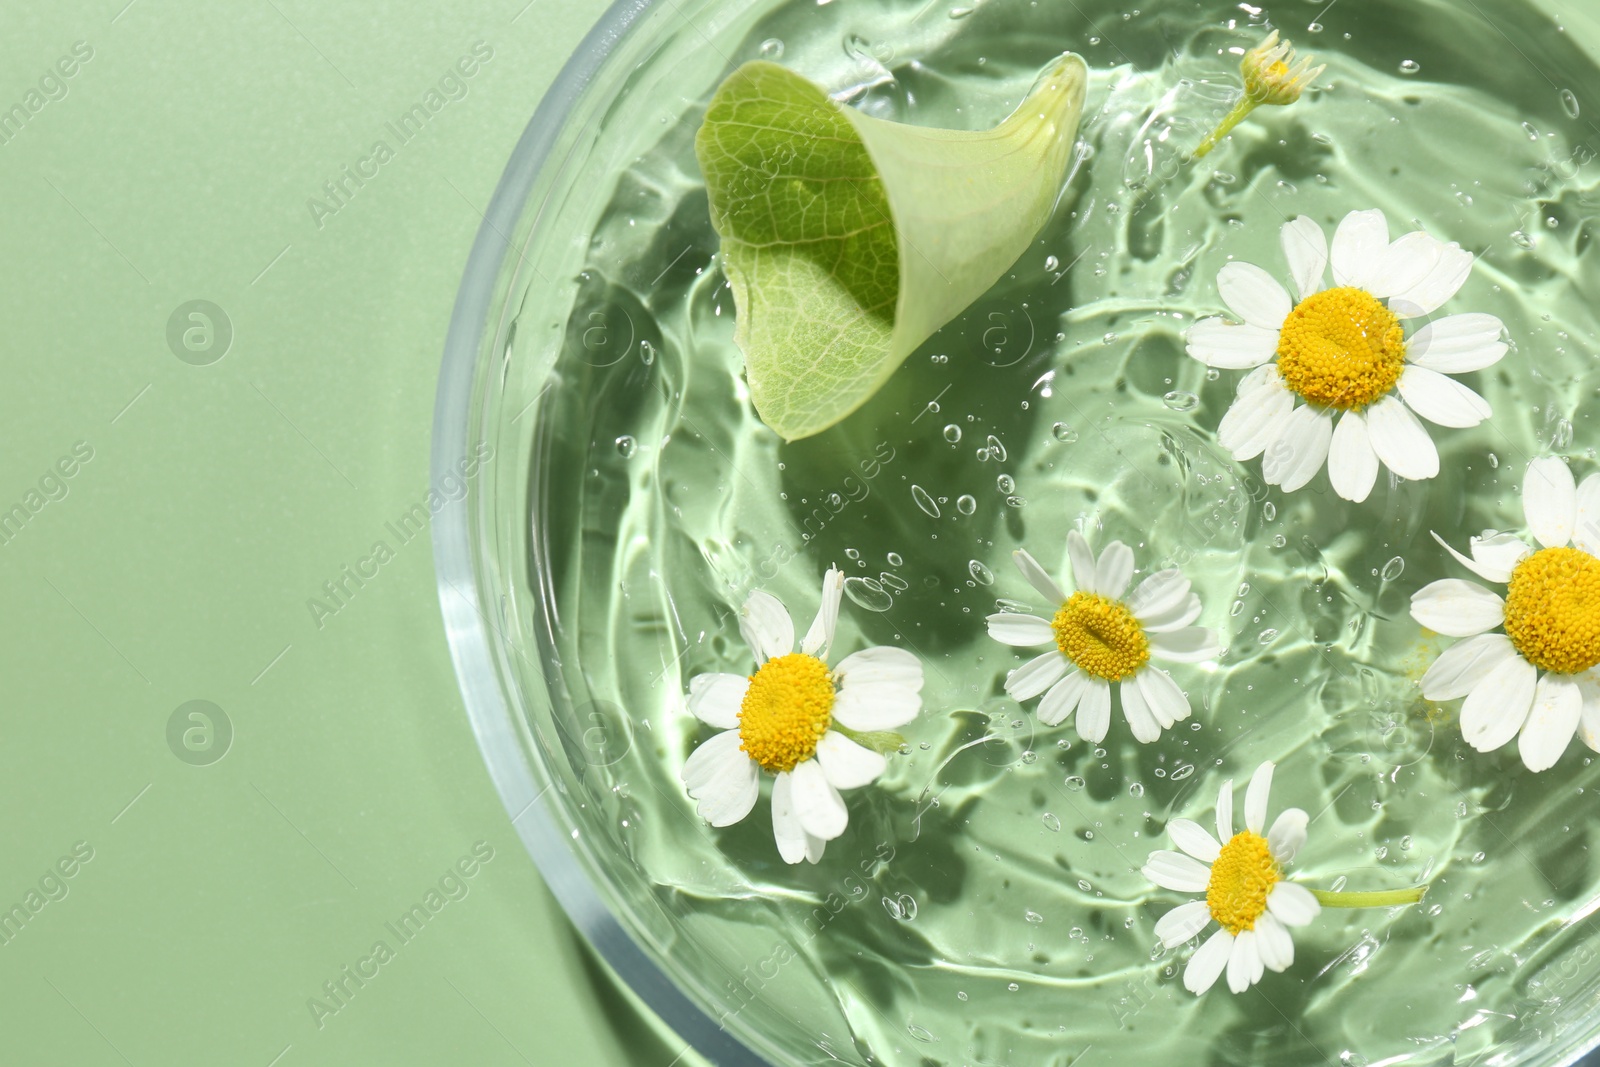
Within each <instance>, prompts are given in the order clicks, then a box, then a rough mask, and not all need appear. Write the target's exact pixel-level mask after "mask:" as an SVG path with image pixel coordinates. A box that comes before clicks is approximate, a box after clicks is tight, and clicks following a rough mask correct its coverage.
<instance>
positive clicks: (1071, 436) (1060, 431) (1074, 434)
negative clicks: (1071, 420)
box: [1050, 422, 1078, 445]
mask: <svg viewBox="0 0 1600 1067" xmlns="http://www.w3.org/2000/svg"><path fill="white" fill-rule="evenodd" d="M1050 432H1051V433H1052V434H1054V435H1055V439H1056V440H1057V441H1060V442H1061V443H1062V444H1064V445H1070V444H1071V443H1072V442H1074V441H1076V440H1077V439H1078V431H1077V430H1074V429H1073V428H1072V427H1071V426H1068V425H1067V424H1066V423H1064V422H1058V423H1056V424H1055V425H1054V426H1052V427H1050Z"/></svg>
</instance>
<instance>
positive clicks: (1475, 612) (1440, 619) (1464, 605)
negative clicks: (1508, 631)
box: [1411, 578, 1506, 637]
mask: <svg viewBox="0 0 1600 1067" xmlns="http://www.w3.org/2000/svg"><path fill="white" fill-rule="evenodd" d="M1505 614H1506V602H1505V601H1504V600H1502V599H1500V596H1499V594H1497V593H1494V592H1491V591H1490V590H1488V589H1485V588H1484V587H1483V586H1481V585H1479V584H1478V583H1477V582H1468V581H1464V580H1462V579H1460V578H1441V579H1439V580H1438V581H1436V582H1430V583H1428V584H1427V585H1425V586H1423V587H1422V588H1421V589H1418V590H1417V591H1416V592H1415V593H1413V594H1411V617H1412V618H1413V619H1415V620H1417V621H1418V622H1419V623H1421V624H1422V625H1424V626H1426V627H1427V628H1428V629H1430V630H1432V631H1434V632H1435V633H1441V634H1444V635H1445V636H1446V637H1475V636H1477V635H1478V634H1481V633H1483V632H1484V631H1485V630H1492V629H1494V628H1495V627H1496V626H1499V625H1500V624H1501V623H1503V622H1504V621H1505Z"/></svg>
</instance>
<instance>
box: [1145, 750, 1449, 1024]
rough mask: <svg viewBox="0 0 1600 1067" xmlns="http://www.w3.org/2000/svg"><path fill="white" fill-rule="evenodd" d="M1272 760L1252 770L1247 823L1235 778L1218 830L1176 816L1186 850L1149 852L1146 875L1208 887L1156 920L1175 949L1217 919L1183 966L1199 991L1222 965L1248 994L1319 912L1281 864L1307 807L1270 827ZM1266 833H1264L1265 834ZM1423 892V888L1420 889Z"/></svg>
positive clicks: (1170, 827) (1296, 844)
mask: <svg viewBox="0 0 1600 1067" xmlns="http://www.w3.org/2000/svg"><path fill="white" fill-rule="evenodd" d="M1272 770H1273V765H1272V764H1271V763H1263V764H1262V765H1261V766H1259V767H1257V768H1256V772H1255V774H1253V775H1251V777H1250V786H1249V788H1248V789H1247V790H1246V791H1245V796H1244V825H1245V828H1244V829H1243V830H1240V831H1239V832H1238V833H1237V834H1236V833H1234V832H1233V780H1232V779H1229V780H1228V781H1226V782H1223V783H1222V789H1221V790H1220V791H1219V792H1218V793H1217V836H1216V837H1212V836H1211V832H1210V831H1209V830H1207V829H1206V828H1205V827H1203V826H1201V825H1200V824H1199V823H1197V822H1193V821H1191V820H1189V819H1173V820H1172V821H1171V822H1169V823H1167V833H1169V834H1171V835H1172V840H1173V843H1174V844H1176V845H1177V846H1178V847H1179V848H1181V849H1182V850H1183V851H1182V852H1173V851H1170V850H1167V849H1162V850H1160V851H1157V852H1152V853H1151V854H1150V859H1149V860H1148V861H1147V862H1146V863H1145V865H1144V869H1143V873H1144V876H1145V877H1146V878H1148V879H1150V881H1152V882H1154V883H1155V884H1156V885H1158V886H1160V887H1161V888H1162V889H1170V890H1172V891H1173V892H1176V893H1204V894H1205V899H1204V900H1193V901H1190V902H1189V903H1187V904H1180V905H1178V906H1177V907H1176V908H1173V909H1172V910H1171V911H1169V912H1167V913H1166V914H1165V915H1163V916H1162V917H1161V918H1160V919H1159V920H1157V922H1156V936H1157V937H1159V938H1160V939H1161V943H1162V944H1163V945H1165V946H1166V947H1167V948H1177V947H1178V946H1179V945H1181V944H1183V943H1184V942H1185V941H1188V940H1189V939H1190V938H1192V937H1194V936H1195V935H1197V934H1199V933H1200V932H1201V931H1203V930H1204V929H1205V928H1206V927H1207V926H1209V925H1210V924H1211V923H1212V922H1213V921H1214V922H1216V924H1217V926H1218V927H1219V928H1220V929H1218V930H1217V932H1216V933H1214V934H1212V935H1211V937H1210V938H1208V939H1207V940H1206V942H1205V943H1204V944H1202V945H1201V946H1200V948H1199V949H1197V950H1196V951H1195V954H1194V955H1193V956H1191V957H1190V958H1189V965H1188V966H1187V967H1185V968H1184V970H1183V985H1184V988H1185V989H1187V990H1189V992H1191V993H1194V994H1196V995H1199V994H1201V993H1204V992H1205V991H1206V990H1208V989H1210V988H1211V986H1212V985H1213V984H1214V983H1215V982H1216V980H1217V979H1218V977H1220V976H1221V975H1222V972H1223V971H1224V970H1226V971H1227V972H1228V988H1229V989H1231V990H1232V991H1233V992H1235V993H1243V992H1244V991H1245V990H1246V989H1249V988H1250V987H1251V986H1252V985H1254V984H1255V983H1256V982H1259V981H1260V980H1261V976H1262V974H1263V973H1265V971H1266V970H1272V971H1284V970H1287V969H1288V967H1289V965H1290V964H1292V963H1293V962H1294V941H1293V939H1291V938H1290V936H1289V927H1291V926H1305V925H1306V924H1307V923H1309V922H1311V920H1313V919H1315V918H1316V917H1317V915H1318V914H1320V913H1321V911H1322V905H1321V904H1319V903H1318V902H1317V898H1316V896H1315V895H1313V894H1312V892H1311V890H1309V889H1307V888H1305V887H1304V886H1302V885H1297V884H1295V883H1294V882H1290V881H1286V880H1285V879H1284V876H1283V868H1284V866H1285V865H1286V864H1288V863H1289V862H1290V861H1291V860H1293V859H1294V857H1295V853H1297V852H1299V851H1300V848H1301V846H1302V845H1304V844H1305V842H1306V823H1307V821H1308V820H1307V818H1306V813H1305V812H1304V811H1302V810H1300V809H1299V808H1288V809H1286V810H1285V811H1284V812H1283V813H1282V814H1280V815H1279V816H1278V817H1277V819H1275V820H1274V821H1273V823H1272V828H1271V829H1270V830H1269V829H1267V795H1268V793H1269V792H1270V791H1271V789H1272ZM1263 833H1265V834H1266V836H1265V837H1263V836H1262V834H1263ZM1418 895H1419V896H1420V894H1418Z"/></svg>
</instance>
